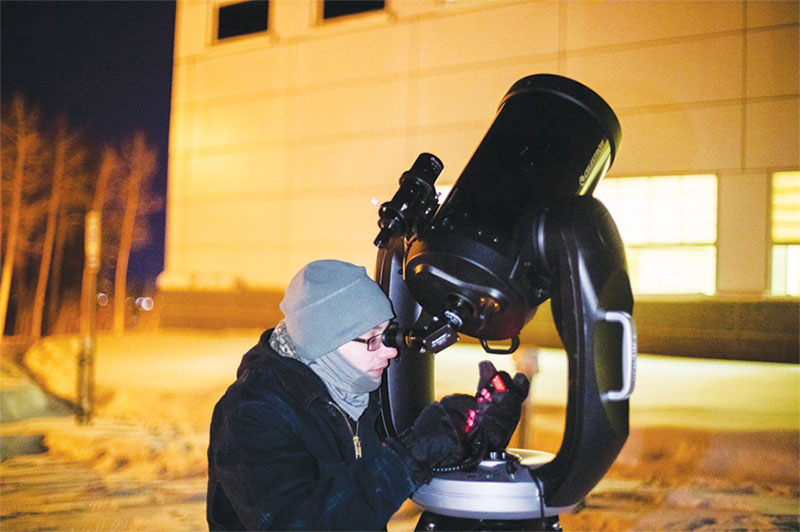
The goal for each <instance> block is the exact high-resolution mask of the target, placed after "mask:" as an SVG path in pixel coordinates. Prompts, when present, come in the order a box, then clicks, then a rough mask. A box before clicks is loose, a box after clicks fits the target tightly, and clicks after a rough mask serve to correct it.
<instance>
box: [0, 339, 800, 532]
mask: <svg viewBox="0 0 800 532" xmlns="http://www.w3.org/2000/svg"><path fill="white" fill-rule="evenodd" d="M259 334H260V331H252V330H249V331H226V332H203V331H180V330H167V331H155V332H146V333H145V332H142V333H131V334H128V335H126V336H123V337H119V338H118V337H113V336H100V337H99V339H98V355H97V362H96V376H97V393H96V397H97V411H96V415H95V418H94V421H93V422H92V424H90V425H88V426H78V425H77V424H76V423H75V422H74V420H73V418H72V417H70V416H69V415H67V414H66V412H65V410H64V408H63V406H61V405H59V404H58V403H53V402H52V401H50V402H48V400H47V398H45V397H44V396H41V394H37V393H36V390H35V388H34V387H32V386H30V384H29V383H27V382H26V380H25V375H24V374H22V373H21V372H19V369H18V368H17V367H16V366H14V365H13V364H11V363H10V361H9V357H8V355H7V354H6V355H4V357H5V358H4V360H3V362H4V363H3V365H2V380H0V391H2V392H3V394H2V396H3V403H2V411H0V414H2V422H3V424H2V425H0V430H1V431H2V432H1V433H0V435H1V436H2V444H3V445H2V447H3V458H4V461H3V462H2V463H1V464H0V478H1V479H2V492H0V497H1V499H0V527H2V529H3V530H31V529H49V530H89V529H93V530H200V529H204V528H206V525H205V515H204V514H205V468H206V462H205V449H206V445H207V439H208V433H207V431H208V424H209V420H210V416H211V410H212V408H213V405H214V403H215V402H216V400H217V399H218V398H219V396H220V395H221V394H222V392H223V391H224V390H225V388H226V387H227V386H228V385H229V384H230V382H231V381H232V380H233V375H234V373H235V369H236V367H237V365H238V363H239V359H240V358H241V355H242V354H243V353H244V352H245V351H246V350H247V349H248V348H249V347H250V346H252V345H253V344H254V343H255V342H256V341H257V339H258V335H259ZM77 349H78V345H77V341H76V340H75V339H71V338H51V339H47V340H45V341H44V342H42V343H41V344H39V345H37V346H35V347H34V348H32V349H30V350H29V351H28V352H27V355H26V357H25V364H26V366H27V367H28V368H30V370H31V371H32V372H33V374H34V376H36V377H37V378H38V379H40V380H41V381H42V382H43V383H45V384H46V387H47V388H48V389H49V390H50V391H52V392H53V393H54V394H55V395H57V396H60V397H62V398H65V399H69V400H73V399H74V397H75V390H74V389H75V355H76V353H77ZM4 353H5V347H4ZM484 358H487V355H485V354H483V353H482V351H481V350H480V348H478V347H475V346H469V345H457V346H454V347H452V348H450V349H448V350H447V351H445V352H444V353H442V354H440V355H438V358H437V363H436V364H437V380H436V384H437V393H438V394H445V393H450V392H454V391H462V392H470V391H472V390H473V389H474V386H475V382H476V379H477V369H476V366H477V362H478V361H479V360H482V359H484ZM492 359H493V360H494V361H495V363H496V365H497V366H498V367H503V368H505V369H508V370H513V369H514V361H513V360H512V359H511V358H510V357H497V356H495V357H492ZM538 367H539V373H538V374H537V376H536V377H535V379H534V385H533V392H532V403H531V407H530V410H529V411H528V418H527V422H526V424H525V430H524V431H521V432H520V434H518V438H519V440H518V441H517V443H518V444H521V446H525V447H531V448H536V449H541V450H546V451H550V452H556V451H557V450H558V446H559V443H560V438H561V433H562V430H563V416H564V403H565V389H566V376H565V371H566V360H565V356H564V354H563V352H559V351H555V350H542V351H541V352H539V354H538ZM799 394H800V369H799V368H798V367H797V366H789V365H779V364H751V363H736V362H719V361H701V360H688V359H686V360H684V359H674V358H665V357H650V356H642V357H640V361H639V367H638V374H637V388H636V392H635V394H634V397H633V400H632V402H631V436H630V438H629V440H628V443H627V445H626V447H625V449H624V450H623V452H622V454H621V455H620V457H619V459H618V460H617V462H616V464H615V465H614V467H613V468H612V470H611V471H610V472H609V474H608V475H607V476H606V478H605V479H604V480H603V481H602V482H601V483H600V485H598V487H597V488H596V489H595V490H594V491H593V492H592V493H591V494H590V495H589V497H587V499H586V501H585V503H584V504H582V505H581V506H580V507H579V508H577V509H575V510H574V511H573V513H570V514H567V515H563V516H562V520H561V521H562V525H563V526H564V528H565V529H566V530H667V529H669V530H732V529H742V530H798V529H800V524H798V516H799V515H800V493H799V490H800V484H799V482H798V475H800V463H799V460H798V452H799V451H798V434H800V400H799V398H798V396H799ZM29 416H34V417H29ZM42 416H44V417H42ZM416 512H417V510H416V509H415V508H414V507H413V505H411V504H409V505H406V506H404V508H403V509H402V510H401V512H399V513H398V515H397V516H396V518H395V519H393V521H392V522H391V523H390V530H391V531H392V532H394V531H400V530H410V529H413V525H414V523H415V517H416Z"/></svg>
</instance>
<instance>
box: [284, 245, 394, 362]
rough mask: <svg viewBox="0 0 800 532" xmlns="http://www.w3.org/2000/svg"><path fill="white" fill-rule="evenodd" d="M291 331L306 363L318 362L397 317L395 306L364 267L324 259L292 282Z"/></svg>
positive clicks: (287, 312) (287, 302) (288, 300)
mask: <svg viewBox="0 0 800 532" xmlns="http://www.w3.org/2000/svg"><path fill="white" fill-rule="evenodd" d="M280 307H281V311H283V314H284V316H285V317H284V321H285V323H286V330H287V331H288V333H289V336H290V337H291V338H292V341H293V342H294V344H295V347H296V349H297V354H298V355H299V356H300V358H302V359H305V360H313V359H315V358H317V357H320V356H322V355H324V354H326V353H330V352H331V351H333V350H334V349H336V348H338V347H340V346H342V345H344V344H346V343H347V342H349V341H350V340H352V339H353V338H357V337H358V336H360V335H362V334H364V333H365V332H367V331H368V330H370V329H371V328H372V327H374V326H375V325H378V324H379V323H383V322H384V321H386V320H390V319H392V318H393V317H394V312H393V311H392V304H391V303H390V301H389V299H388V298H387V297H386V295H384V293H383V291H382V290H381V288H380V287H379V286H378V285H377V283H375V281H373V280H372V279H370V278H369V276H368V275H367V270H366V269H365V268H364V267H363V266H356V265H354V264H350V263H348V262H342V261H338V260H318V261H314V262H311V263H309V264H307V265H306V266H304V267H303V269H301V270H300V271H299V272H297V275H295V276H294V278H293V279H292V280H291V281H290V282H289V286H288V287H287V288H286V294H285V295H284V297H283V301H281V305H280Z"/></svg>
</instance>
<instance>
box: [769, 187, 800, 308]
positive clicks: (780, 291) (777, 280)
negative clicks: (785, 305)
mask: <svg viewBox="0 0 800 532" xmlns="http://www.w3.org/2000/svg"><path fill="white" fill-rule="evenodd" d="M770 278H771V285H772V286H771V292H772V295H775V296H800V172H778V173H776V174H773V176H772V275H771V276H770Z"/></svg>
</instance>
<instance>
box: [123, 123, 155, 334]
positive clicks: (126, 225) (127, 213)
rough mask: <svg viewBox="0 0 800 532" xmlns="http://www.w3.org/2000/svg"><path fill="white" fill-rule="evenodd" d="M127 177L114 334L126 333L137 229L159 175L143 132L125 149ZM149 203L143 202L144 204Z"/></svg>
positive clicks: (153, 153)
mask: <svg viewBox="0 0 800 532" xmlns="http://www.w3.org/2000/svg"><path fill="white" fill-rule="evenodd" d="M122 158H123V162H124V172H125V176H126V182H127V186H126V193H125V207H124V214H123V217H122V227H121V230H120V240H119V250H118V253H117V264H116V271H115V274H114V331H115V332H116V333H117V334H122V333H123V332H124V331H125V298H126V290H127V276H128V259H129V258H130V252H131V248H132V247H133V244H134V229H135V227H136V220H137V214H139V213H138V211H139V208H140V205H141V204H146V203H149V200H150V197H151V196H152V194H151V193H150V186H151V183H152V179H153V177H154V176H155V172H156V150H155V148H154V147H152V146H151V145H150V144H149V142H148V141H147V137H146V136H145V134H144V133H143V132H138V133H136V134H135V135H134V136H133V138H132V140H131V141H130V142H128V143H127V144H126V146H125V148H124V149H123V152H122ZM143 199H144V200H147V201H142V200H143Z"/></svg>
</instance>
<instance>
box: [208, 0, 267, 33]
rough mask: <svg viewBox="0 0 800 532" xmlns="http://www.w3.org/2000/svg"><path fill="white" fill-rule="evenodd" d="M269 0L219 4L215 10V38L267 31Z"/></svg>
mask: <svg viewBox="0 0 800 532" xmlns="http://www.w3.org/2000/svg"><path fill="white" fill-rule="evenodd" d="M268 25H269V0H248V1H247V2H238V3H236V4H228V5H224V6H220V8H219V10H218V12H217V39H227V38H229V37H237V36H239V35H247V34H250V33H259V32H262V31H267V27H268Z"/></svg>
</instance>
